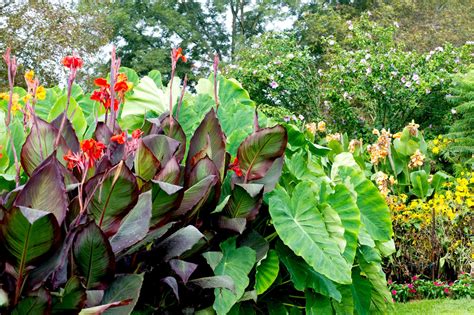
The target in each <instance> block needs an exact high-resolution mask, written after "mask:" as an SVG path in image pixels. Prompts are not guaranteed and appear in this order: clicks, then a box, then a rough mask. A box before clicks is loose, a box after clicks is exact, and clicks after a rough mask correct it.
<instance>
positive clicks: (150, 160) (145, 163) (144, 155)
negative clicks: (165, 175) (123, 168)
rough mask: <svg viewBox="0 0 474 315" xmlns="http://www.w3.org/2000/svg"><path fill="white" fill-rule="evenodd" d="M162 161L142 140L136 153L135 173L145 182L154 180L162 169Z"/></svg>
mask: <svg viewBox="0 0 474 315" xmlns="http://www.w3.org/2000/svg"><path fill="white" fill-rule="evenodd" d="M160 165H161V163H160V161H158V159H157V158H156V157H155V155H154V154H153V152H151V150H150V149H149V148H148V147H147V146H146V145H145V143H143V140H140V142H139V143H138V148H137V151H136V153H135V160H134V167H135V173H136V174H137V176H138V177H140V178H141V179H142V180H144V181H149V180H150V179H152V178H153V177H154V176H155V174H156V172H158V170H159V169H160Z"/></svg>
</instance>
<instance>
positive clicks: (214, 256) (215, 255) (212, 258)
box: [202, 252, 224, 270]
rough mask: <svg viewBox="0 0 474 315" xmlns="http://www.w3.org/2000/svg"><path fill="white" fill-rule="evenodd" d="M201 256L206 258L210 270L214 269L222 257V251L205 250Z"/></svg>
mask: <svg viewBox="0 0 474 315" xmlns="http://www.w3.org/2000/svg"><path fill="white" fill-rule="evenodd" d="M202 257H204V259H206V262H207V264H208V265H209V266H210V267H211V269H212V270H215V269H216V267H217V265H218V264H219V262H220V261H221V260H222V257H224V254H222V252H205V253H203V254H202Z"/></svg>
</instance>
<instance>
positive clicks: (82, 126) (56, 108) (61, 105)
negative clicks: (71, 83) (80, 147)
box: [48, 95, 87, 139]
mask: <svg viewBox="0 0 474 315" xmlns="http://www.w3.org/2000/svg"><path fill="white" fill-rule="evenodd" d="M66 102H67V95H64V96H62V97H60V98H59V99H58V100H57V101H56V103H55V104H54V105H53V107H52V108H51V109H50V111H49V115H48V121H52V120H53V119H55V118H57V117H58V116H59V115H61V113H63V112H64V110H65V109H66ZM67 118H68V120H69V121H71V123H72V126H73V127H74V130H75V131H76V132H75V133H76V134H77V135H78V136H79V138H80V139H82V135H83V134H84V132H85V131H86V129H87V122H86V119H85V117H84V113H83V112H82V108H81V107H80V106H79V105H78V104H77V102H76V100H75V99H74V98H72V97H71V98H70V100H69V108H68V112H67Z"/></svg>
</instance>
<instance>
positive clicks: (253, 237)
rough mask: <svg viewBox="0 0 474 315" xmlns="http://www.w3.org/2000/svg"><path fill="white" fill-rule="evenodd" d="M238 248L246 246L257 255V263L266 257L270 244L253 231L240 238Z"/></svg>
mask: <svg viewBox="0 0 474 315" xmlns="http://www.w3.org/2000/svg"><path fill="white" fill-rule="evenodd" d="M239 246H247V247H250V248H251V249H253V250H254V251H255V252H256V253H257V259H256V261H257V262H259V261H261V260H262V259H263V258H265V257H266V256H267V253H268V250H269V248H270V244H269V243H268V241H267V240H266V239H265V238H264V237H263V236H262V235H260V234H259V233H258V232H256V231H255V230H250V231H249V232H248V233H245V235H243V236H242V238H240V242H239Z"/></svg>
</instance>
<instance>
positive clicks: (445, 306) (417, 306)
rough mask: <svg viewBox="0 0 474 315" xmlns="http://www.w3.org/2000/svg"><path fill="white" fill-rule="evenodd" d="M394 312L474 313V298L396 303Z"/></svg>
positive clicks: (427, 313) (425, 314) (422, 313)
mask: <svg viewBox="0 0 474 315" xmlns="http://www.w3.org/2000/svg"><path fill="white" fill-rule="evenodd" d="M393 314H400V315H402V314H403V315H405V314H416V315H430V314H436V315H441V314H450V315H458V314H459V315H464V314H474V300H470V299H463V300H450V299H443V300H421V301H414V302H408V303H396V304H395V311H394V312H393Z"/></svg>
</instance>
